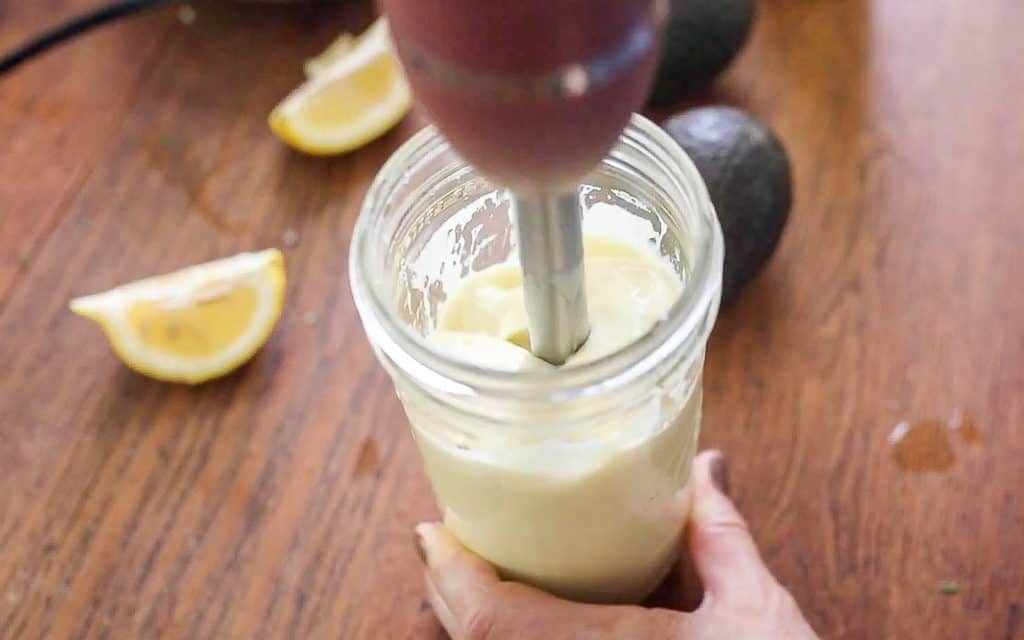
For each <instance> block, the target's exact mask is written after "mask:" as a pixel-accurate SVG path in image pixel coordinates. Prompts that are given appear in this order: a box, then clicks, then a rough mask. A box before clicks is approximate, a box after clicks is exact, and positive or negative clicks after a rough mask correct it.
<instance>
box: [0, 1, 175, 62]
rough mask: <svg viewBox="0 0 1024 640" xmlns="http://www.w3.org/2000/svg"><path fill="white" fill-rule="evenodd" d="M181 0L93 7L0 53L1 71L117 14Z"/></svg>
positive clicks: (127, 2) (84, 31)
mask: <svg viewBox="0 0 1024 640" xmlns="http://www.w3.org/2000/svg"><path fill="white" fill-rule="evenodd" d="M183 1H184V0H121V1H119V2H112V3H110V4H108V5H105V6H102V7H99V8H98V9H93V10H92V11H89V12H88V13H83V14H82V15H80V16H78V17H75V18H72V19H71V20H68V21H67V22H65V23H64V24H62V25H60V26H58V27H55V28H53V29H51V30H50V31H47V32H46V33H43V34H41V35H39V36H38V37H36V38H34V39H32V40H30V41H29V42H26V43H25V44H23V45H21V46H20V47H18V48H17V49H15V50H14V51H12V52H11V53H8V54H4V55H2V56H0V75H3V74H5V73H7V72H8V71H11V70H12V69H14V68H15V67H17V66H18V65H20V64H21V63H23V62H25V61H27V60H29V59H30V58H33V57H35V56H37V55H39V54H41V53H43V52H44V51H47V50H49V49H51V48H53V47H55V46H57V45H58V44H61V43H62V42H65V41H67V40H70V39H71V38H74V37H75V36H78V35H81V34H83V33H86V32H87V31H91V30H93V29H95V28H96V27H100V26H103V25H105V24H107V23H108V22H113V21H114V20H118V19H120V18H126V17H128V16H131V15H134V14H136V13H140V12H142V11H148V10H150V9H156V8H158V7H162V6H164V5H167V4H174V3H177V2H183Z"/></svg>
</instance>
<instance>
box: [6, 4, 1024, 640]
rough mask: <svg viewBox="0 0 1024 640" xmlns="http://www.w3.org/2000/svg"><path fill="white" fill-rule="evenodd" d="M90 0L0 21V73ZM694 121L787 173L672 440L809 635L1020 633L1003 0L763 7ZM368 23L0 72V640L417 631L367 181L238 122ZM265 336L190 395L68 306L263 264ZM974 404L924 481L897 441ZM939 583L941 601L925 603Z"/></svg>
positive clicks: (1018, 448) (1015, 23)
mask: <svg viewBox="0 0 1024 640" xmlns="http://www.w3.org/2000/svg"><path fill="white" fill-rule="evenodd" d="M93 4H94V3H93V2H91V1H89V0H47V1H45V2H44V1H39V2H32V3H25V2H15V0H0V49H8V48H10V47H11V46H13V45H14V44H15V43H17V42H20V41H21V40H22V39H24V38H25V37H27V36H28V35H29V34H31V33H33V32H36V31H38V30H39V29H40V28H42V27H44V26H47V25H49V24H52V23H53V22H54V21H56V20H58V19H59V18H61V17H63V16H67V15H71V14H73V13H74V12H75V11H77V10H81V9H83V8H85V7H88V6H92V5H93ZM759 9H760V15H759V19H758V22H757V26H756V29H755V32H754V36H753V41H752V42H751V45H750V46H749V47H748V48H747V50H746V51H745V53H744V54H743V55H742V56H741V59H740V60H739V61H738V62H737V64H735V65H734V66H733V68H732V69H731V70H730V71H729V72H728V73H726V74H725V75H724V76H723V77H722V79H721V80H720V81H719V82H718V84H716V86H715V87H714V89H713V90H712V91H711V92H710V94H709V95H708V96H705V97H704V98H706V99H708V100H713V101H719V102H728V103H732V104H736V105H739V106H743V107H745V108H747V109H749V110H750V111H752V112H753V113H755V114H757V115H758V116H759V117H761V118H762V119H764V120H766V121H767V122H769V123H771V124H772V125H773V126H774V127H775V128H776V129H777V131H778V132H779V134H780V136H781V138H782V139H783V140H784V141H785V143H786V145H787V146H788V148H789V151H790V153H791V156H792V160H793V163H794V168H795V172H796V179H797V180H796V208H795V210H794V212H793V216H792V219H791V223H790V227H789V229H788V230H787V232H786V234H785V236H784V239H783V242H782V245H781V247H780V249H779V252H778V254H777V255H776V257H775V258H774V259H773V261H772V262H771V264H770V266H769V268H768V269H767V270H766V271H765V273H764V274H763V275H762V276H760V277H759V278H758V279H757V280H756V281H755V282H754V283H753V284H752V285H751V287H750V288H749V290H748V291H747V292H745V293H744V295H743V296H741V298H740V299H739V300H738V302H737V303H736V304H735V305H734V306H733V307H732V308H730V309H728V310H727V311H726V312H725V313H723V315H722V317H721V319H720V321H719V325H718V327H717V329H716V331H715V334H714V338H713V340H712V345H711V349H710V353H709V357H708V368H707V376H706V384H707V395H706V403H707V409H706V414H707V417H706V421H705V428H704V433H703V436H702V438H703V445H704V446H706V447H710V446H715V447H720V448H722V449H723V450H724V451H725V452H726V454H727V455H728V457H729V459H730V468H731V472H732V485H733V488H734V493H735V494H736V497H737V500H738V502H739V504H740V506H741V508H742V509H743V511H744V512H745V514H746V515H747V516H748V519H749V520H750V523H751V525H752V527H753V529H754V532H755V536H756V537H757V539H758V541H759V542H760V544H761V547H762V550H763V553H764V555H765V558H766V560H767V562H768V563H769V565H770V566H771V568H772V569H773V571H775V572H776V574H777V575H778V576H779V578H780V580H781V581H782V582H784V583H785V584H786V585H787V586H788V587H789V588H790V589H791V590H792V591H793V593H794V595H795V596H796V598H797V600H798V601H799V602H800V603H801V605H802V607H803V609H804V611H805V612H806V614H807V615H808V617H809V619H810V620H811V622H812V623H813V624H814V626H815V628H816V629H817V630H818V631H819V632H820V633H821V634H822V635H823V637H827V638H850V639H859V638H978V639H982V638H984V639H989V638H992V639H996V640H1010V639H1014V638H1024V557H1022V555H1021V541H1022V539H1024V499H1022V497H1021V488H1022V487H1024V465H1022V464H1021V462H1020V461H1021V460H1022V459H1024V431H1022V425H1024V393H1022V391H1024V289H1022V285H1021V283H1022V282H1024V258H1022V251H1021V249H1020V247H1021V245H1022V244H1024V215H1022V213H1024V180H1021V167H1022V166H1024V118H1022V117H1021V112H1022V109H1024V40H1022V39H1021V38H1020V37H1019V34H1020V33H1021V31H1022V30H1024V5H1022V4H1021V3H1020V2H1017V1H1016V0H986V1H984V2H977V3H967V2H961V1H959V0H932V1H931V2H883V1H881V0H877V1H876V2H868V1H867V0H829V1H823V0H762V1H761V2H760V4H759ZM370 17H371V15H370V7H368V6H367V5H365V4H361V3H350V4H345V5H341V6H335V7H287V6H256V5H241V4H239V5H236V4H230V3H227V4H221V5H214V4H201V5H197V20H196V22H195V24H193V25H192V26H185V25H183V24H181V23H179V22H178V20H177V19H176V17H175V13H174V11H173V10H168V11H163V12H159V13H156V14H152V15H148V16H144V17H141V18H138V19H134V20H131V21H129V22H125V23H123V24H118V25H115V26H113V27H111V28H109V29H107V30H104V31H103V32H100V33H96V34H94V35H91V36H89V37H88V38H85V39H82V40H80V41H77V42H75V43H73V44H71V45H70V46H68V47H65V48H63V49H61V50H58V51H55V52H53V53H51V54H48V55H47V56H45V57H44V58H42V59H39V60H37V61H34V62H32V63H31V64H29V65H26V66H25V67H23V68H21V69H19V70H18V71H17V72H16V73H14V74H12V75H10V76H7V77H3V78H0V141H2V143H0V144H2V147H0V149H2V150H0V211H2V213H0V336H2V338H0V361H2V362H4V363H5V367H4V373H3V375H2V376H0V478H2V487H3V490H2V491H0V638H3V639H4V640H6V639H12V640H13V639H17V640H22V639H26V640H27V639H35V638H156V637H161V638H164V637H166V638H257V637H258V638H434V637H439V636H440V631H439V629H438V627H437V624H436V622H435V621H434V619H433V617H432V614H431V612H430V610H429V608H428V607H427V606H426V605H425V603H424V601H423V594H422V591H421V587H420V584H419V580H418V561H417V559H416V556H415V552H414V551H413V549H412V545H411V533H410V528H411V526H412V525H413V524H414V523H415V522H417V521H420V520H424V519H428V518H433V517H436V509H435V507H434V505H433V501H432V496H431V493H430V489H429V486H428V485H427V482H426V478H425V476H424V474H423V471H422V467H421V464H420V461H419V459H418V457H417V455H416V451H415V448H414V446H413V443H412V441H411V439H410V437H409V435H408V431H407V428H406V425H405V421H404V417H403V416H402V413H401V408H400V407H399V405H398V403H397V401H396V400H395V399H394V394H393V392H392V390H391V386H390V383H389V382H388V380H387V377H386V376H385V374H384V373H383V372H382V370H381V369H380V367H379V366H378V365H377V364H376V363H375V362H374V360H373V357H372V355H371V353H370V350H369V347H368V345H367V344H366V341H365V338H364V336H363V333H362V330H361V329H360V327H359V325H358V322H357V320H356V316H355V311H354V308H353V304H352V300H351V297H350V293H349V290H348V285H347V273H346V269H347V251H348V242H349V238H350V235H351V230H352V224H353V221H354V217H355V215H356V212H357V210H358V206H359V203H360V201H361V199H362V196H363V194H364V192H365V189H366V187H367V185H368V182H369V180H370V179H371V178H372V176H373V175H374V173H375V172H376V171H377V169H378V168H379V167H380V165H381V163H382V162H383V161H384V159H385V158H386V157H387V156H388V155H389V154H390V153H391V152H392V151H393V150H394V149H395V148H396V147H397V145H399V144H400V143H401V142H402V140H404V139H405V138H406V137H407V136H408V135H409V134H411V133H412V132H413V131H415V130H416V129H417V128H418V127H419V126H420V125H421V124H422V121H421V120H420V119H419V118H415V117H414V118H411V119H410V120H409V121H407V122H406V123H404V124H403V125H402V126H401V127H400V128H399V129H398V130H396V131H395V132H393V133H392V134H390V135H388V136H387V137H385V138H383V139H382V140H380V141H378V142H376V143H374V144H372V145H371V146H369V147H368V148H366V149H364V150H362V151H360V152H358V153H356V154H353V155H351V156H349V157H345V158H339V159H334V160H313V159H308V158H304V157H301V156H299V155H296V154H293V153H291V152H289V151H287V150H286V149H285V148H283V147H282V146H281V145H280V144H279V143H278V142H277V141H276V140H275V139H274V138H273V137H272V136H271V135H270V134H269V132H268V131H267V128H266V126H265V124H264V118H265V116H266V113H267V112H268V111H269V109H270V108H271V107H272V106H273V105H274V104H275V102H276V101H277V100H278V99H279V98H280V97H281V96H282V95H284V94H285V93H286V92H287V91H288V90H289V89H290V88H291V87H292V86H293V85H294V84H295V83H297V82H298V81H299V80H300V69H301V62H302V60H303V58H304V57H306V56H308V55H310V54H312V53H314V52H316V51H317V50H319V49H320V48H321V47H322V46H324V45H325V44H326V43H327V42H328V41H329V40H330V39H331V38H332V36H333V35H334V34H335V33H336V32H338V31H341V30H343V29H346V28H349V29H351V28H359V27H361V26H363V25H365V24H366V23H367V22H368V21H369V19H370ZM288 231H294V232H295V233H297V237H298V242H297V243H296V244H295V245H294V246H292V247H288V248H286V249H285V251H286V257H287V261H288V273H289V278H290V284H289V291H288V302H289V308H288V312H287V313H286V315H285V316H284V318H283V320H282V323H281V325H280V327H279V328H278V330H277V331H276V333H275V335H274V337H273V338H272V340H271V342H270V344H268V346H267V347H266V348H265V349H264V350H263V352H262V353H261V354H260V355H259V356H258V357H257V358H256V359H255V360H254V361H253V362H252V363H250V364H249V365H248V366H246V367H245V368H243V369H242V370H240V371H239V372H237V373H236V374H234V375H232V376H229V377H228V378H226V379H224V380H221V381H218V382H215V383H212V384H208V385H205V386H203V387H199V388H187V387H181V386H172V385H165V384H160V383H157V382H153V381H150V380H147V379H144V378H141V377H139V376H137V375H135V374H133V373H131V372H129V371H127V370H126V369H125V368H123V367H122V366H121V365H120V364H119V363H118V362H117V361H116V359H115V358H114V357H113V356H112V354H111V353H110V351H109V349H108V348H107V346H106V344H105V341H104V340H103V339H102V336H101V335H100V333H99V331H98V330H96V329H95V328H94V327H92V326H91V325H89V324H87V323H86V322H84V321H82V320H81V319H78V318H75V317H73V316H72V315H70V314H69V312H68V311H67V308H66V304H67V300H68V299H69V298H71V297H72V296H74V295H78V294H82V293H89V292H93V291H97V290H101V289H104V288H106V287H108V286H111V285H113V284H116V283H120V282H123V281H126V280H130V279H133V278H136V277H139V276H143V275H148V274H152V273H158V272H162V271H166V270H169V269H172V268H176V267H180V266H183V265H186V264H190V263H194V262H199V261H203V260H207V259H211V258H214V257H218V256H222V255H228V254H231V253H233V252H236V251H240V250H246V249H255V248H262V247H266V246H275V245H276V246H281V245H282V243H283V240H282V238H283V236H284V235H285V233H286V232H288ZM957 411H962V412H966V413H968V414H969V415H970V417H971V419H972V420H973V422H974V423H975V424H976V425H978V426H979V428H980V429H981V430H982V431H983V432H984V442H983V443H981V444H974V445H968V444H966V443H960V442H954V443H953V449H954V455H955V460H954V461H953V463H952V465H951V466H950V467H949V468H948V469H947V470H945V471H943V472H941V473H938V472H933V473H911V472H906V471H903V470H902V469H901V468H900V467H899V466H898V465H897V464H895V462H894V461H893V459H892V458H891V456H890V451H889V445H888V444H887V441H886V438H887V436H888V435H889V433H890V431H891V430H892V428H893V427H894V426H895V425H896V424H897V423H898V422H901V421H904V420H907V421H910V422H915V421H921V420H947V419H948V418H949V417H950V416H952V415H953V414H954V413H955V412H957ZM944 580H956V581H958V582H959V583H960V584H961V587H962V590H961V592H960V593H959V594H956V595H944V594H942V593H940V589H939V585H940V583H941V582H942V581H944Z"/></svg>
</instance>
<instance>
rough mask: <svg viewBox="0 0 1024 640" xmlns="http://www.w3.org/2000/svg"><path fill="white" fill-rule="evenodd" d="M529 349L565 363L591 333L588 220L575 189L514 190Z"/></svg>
mask: <svg viewBox="0 0 1024 640" xmlns="http://www.w3.org/2000/svg"><path fill="white" fill-rule="evenodd" d="M512 207H513V212H514V214H515V215H514V220H515V225H516V230H517V232H518V234H519V262H520V264H521V265H522V269H523V292H524V296H525V298H526V316H527V324H528V326H529V329H530V351H532V352H533V354H534V355H536V356H537V357H538V358H541V359H543V360H546V361H548V362H550V363H551V364H555V365H559V364H563V363H564V362H565V361H566V359H567V358H568V357H569V356H570V355H572V354H573V353H575V351H576V350H577V349H579V347H580V345H582V344H583V342H584V341H586V339H587V336H588V335H589V334H590V322H589V321H588V319H587V296H586V291H585V289H584V283H583V223H582V219H581V215H580V208H579V197H578V196H577V194H576V191H575V190H573V191H571V192H566V193H561V194H557V195H542V194H529V193H527V194H523V193H513V194H512Z"/></svg>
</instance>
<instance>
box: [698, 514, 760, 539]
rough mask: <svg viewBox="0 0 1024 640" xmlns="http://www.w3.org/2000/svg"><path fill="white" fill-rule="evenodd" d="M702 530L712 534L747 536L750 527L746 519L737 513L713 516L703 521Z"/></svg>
mask: <svg viewBox="0 0 1024 640" xmlns="http://www.w3.org/2000/svg"><path fill="white" fill-rule="evenodd" d="M704 530H705V531H706V532H707V533H709V534H712V535H716V536H717V535H742V536H749V535H750V528H749V527H748V526H747V521H746V520H744V519H743V518H741V517H740V516H739V515H728V516H721V517H718V518H714V519H712V520H710V521H709V522H707V523H705V525H704Z"/></svg>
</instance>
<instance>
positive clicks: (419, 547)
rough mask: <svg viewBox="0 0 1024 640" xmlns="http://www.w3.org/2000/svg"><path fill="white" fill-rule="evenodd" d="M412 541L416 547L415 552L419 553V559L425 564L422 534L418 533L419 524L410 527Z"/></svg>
mask: <svg viewBox="0 0 1024 640" xmlns="http://www.w3.org/2000/svg"><path fill="white" fill-rule="evenodd" d="M412 542H413V546H414V547H415V548H416V554H417V555H419V557H420V560H421V561H422V562H423V564H427V549H426V546H425V543H424V541H423V534H421V533H420V527H419V525H417V526H415V527H413V528H412Z"/></svg>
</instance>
